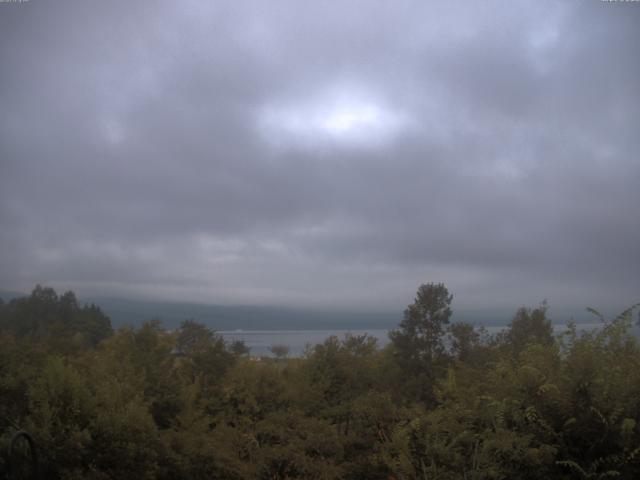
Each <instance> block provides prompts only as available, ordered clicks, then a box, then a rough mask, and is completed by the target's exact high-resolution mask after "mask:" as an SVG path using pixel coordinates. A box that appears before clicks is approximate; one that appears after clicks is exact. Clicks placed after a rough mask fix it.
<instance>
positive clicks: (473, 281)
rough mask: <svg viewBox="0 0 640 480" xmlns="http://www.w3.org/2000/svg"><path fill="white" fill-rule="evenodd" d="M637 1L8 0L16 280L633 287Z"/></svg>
mask: <svg viewBox="0 0 640 480" xmlns="http://www.w3.org/2000/svg"><path fill="white" fill-rule="evenodd" d="M639 50H640V3H633V2H632V3H629V2H601V1H596V0H594V1H588V0H585V1H562V2H560V1H553V2H546V1H539V0H536V1H528V2H520V1H507V0H504V1H496V2H491V1H483V2H476V1H473V2H472V1H469V2H462V1H459V2H444V1H437V2H436V1H433V2H426V1H415V2H413V1H403V0H395V1H392V2H390V1H374V0H371V1H344V0H340V1H320V0H312V1H305V2H301V1H299V0H291V1H255V2H251V1H229V2H213V1H206V2H204V1H203V2H195V1H185V0H180V1H177V0H172V1H166V2H162V1H155V0H154V1H148V2H146V1H126V2H125V1H123V2H119V1H88V0H82V1H75V2H74V1H62V0H60V1H55V2H51V1H47V2H45V1H41V0H29V1H24V0H23V2H22V3H0V288H1V289H5V290H6V289H11V290H22V291H29V290H30V289H31V288H32V287H33V286H34V285H35V284H36V283H43V284H47V285H51V286H54V287H56V288H58V289H67V288H72V289H74V290H75V291H76V292H77V293H79V294H80V295H81V296H82V295H123V296H128V297H136V296H144V297H154V298H164V299H170V300H189V301H199V302H207V303H224V304H272V305H290V306H305V307H311V306H312V307H321V308H336V307H339V308H355V309H365V310H371V309H376V308H380V309H389V310H394V309H402V308H403V307H404V306H405V305H406V304H407V303H409V302H410V301H412V299H413V296H414V294H415V291H416V288H417V287H418V285H419V284H420V283H425V282H432V281H434V282H444V283H445V284H446V285H447V286H448V287H449V289H450V291H451V292H452V293H453V294H454V297H455V298H454V308H455V307H457V308H463V309H464V308H476V307H477V308H487V307H504V306H507V307H511V306H514V307H517V306H519V305H522V304H526V305H535V304H537V303H538V302H539V301H541V300H542V299H545V298H546V299H548V300H549V302H550V303H551V305H552V307H553V306H560V307H562V306H576V305H577V306H579V307H582V306H587V305H591V306H595V307H616V308H618V307H619V308H620V309H622V308H625V307H627V306H629V305H630V304H632V303H634V302H637V301H640V155H639V152H640V51H639Z"/></svg>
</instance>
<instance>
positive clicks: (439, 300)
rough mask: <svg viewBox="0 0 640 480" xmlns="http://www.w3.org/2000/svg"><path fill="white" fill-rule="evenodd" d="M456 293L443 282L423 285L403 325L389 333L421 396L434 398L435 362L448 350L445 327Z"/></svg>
mask: <svg viewBox="0 0 640 480" xmlns="http://www.w3.org/2000/svg"><path fill="white" fill-rule="evenodd" d="M452 299H453V295H451V294H449V290H447V287H445V286H444V284H443V283H427V284H423V285H420V287H419V288H418V292H417V293H416V298H415V300H414V302H413V303H412V304H411V305H409V306H408V307H407V309H406V310H405V311H404V318H403V320H402V322H400V328H399V329H398V330H393V331H392V332H390V333H389V338H390V339H391V343H392V345H393V348H394V353H395V356H396V360H397V362H398V364H399V366H400V367H401V368H402V369H403V370H404V371H405V373H406V374H408V376H409V377H412V378H413V379H414V382H410V381H408V382H407V384H413V387H412V388H411V387H410V389H413V388H417V389H418V392H417V393H418V395H419V396H420V397H421V398H422V399H423V400H431V399H432V391H433V389H432V386H433V381H434V379H435V371H434V364H435V362H436V360H437V359H438V358H439V357H442V354H443V353H444V344H443V336H444V326H445V325H446V324H448V323H449V319H450V318H451V308H450V306H451V300H452Z"/></svg>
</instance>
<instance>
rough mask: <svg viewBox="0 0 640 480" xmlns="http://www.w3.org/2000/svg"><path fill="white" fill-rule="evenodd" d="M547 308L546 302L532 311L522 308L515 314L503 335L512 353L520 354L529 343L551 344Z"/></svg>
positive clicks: (551, 338)
mask: <svg viewBox="0 0 640 480" xmlns="http://www.w3.org/2000/svg"><path fill="white" fill-rule="evenodd" d="M547 308H548V307H547V304H546V302H543V303H542V304H541V305H540V306H539V307H538V308H534V309H533V310H532V309H529V308H524V307H522V308H520V309H519V310H518V311H517V312H516V315H515V317H514V318H513V320H511V323H510V324H509V327H508V328H507V331H506V334H505V340H506V342H507V343H508V344H509V345H510V346H511V347H512V349H513V351H514V352H516V353H517V352H520V351H521V350H522V349H523V348H524V347H525V346H526V345H528V344H531V343H537V344H541V345H551V344H552V343H553V325H552V324H551V321H550V320H549V319H548V318H547Z"/></svg>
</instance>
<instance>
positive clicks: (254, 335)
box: [218, 323, 602, 357]
mask: <svg viewBox="0 0 640 480" xmlns="http://www.w3.org/2000/svg"><path fill="white" fill-rule="evenodd" d="M576 326H577V328H578V330H591V329H594V328H598V327H600V326H602V324H601V323H581V324H577V325H576ZM485 328H486V330H487V332H488V333H490V334H492V335H493V334H495V333H498V332H499V331H501V330H503V329H504V328H505V327H485ZM553 328H554V332H555V333H556V334H559V333H562V332H563V331H564V330H565V329H566V325H564V324H562V325H554V327H553ZM218 333H219V334H221V335H222V336H223V337H224V339H225V340H227V341H234V340H242V341H244V343H245V345H246V346H247V347H249V348H250V349H251V355H252V356H270V355H271V352H270V350H269V349H270V348H271V347H272V346H274V345H285V346H287V347H289V356H291V357H299V356H302V355H303V354H304V351H305V349H306V348H307V346H309V345H310V346H313V345H317V344H319V343H322V342H324V341H325V340H326V339H327V338H329V337H330V336H332V335H335V336H337V337H338V338H343V337H344V336H345V335H346V334H352V335H364V334H367V335H370V336H372V337H375V338H376V339H377V340H378V346H379V347H384V346H385V345H387V344H388V343H389V336H388V335H389V330H385V329H368V330H367V329H361V330H357V329H356V330H233V331H231V330H229V331H220V332H218Z"/></svg>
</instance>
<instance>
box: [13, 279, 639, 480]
mask: <svg viewBox="0 0 640 480" xmlns="http://www.w3.org/2000/svg"><path fill="white" fill-rule="evenodd" d="M452 300H453V297H452V295H451V294H450V293H449V292H448V290H447V288H446V287H445V286H444V285H443V284H425V285H421V286H420V287H419V289H418V292H417V295H416V298H415V301H414V303H413V304H411V305H409V306H408V307H407V309H406V310H405V312H404V317H403V318H402V320H401V322H400V324H399V326H398V329H397V330H395V331H393V332H391V334H390V339H391V342H390V344H389V345H388V346H387V347H385V348H384V349H381V348H379V347H378V346H377V344H376V340H375V339H374V338H371V337H369V336H367V335H362V336H353V335H347V336H345V337H344V338H337V337H330V338H328V339H327V340H326V341H325V342H324V343H322V344H319V345H315V346H313V347H311V348H309V350H308V351H307V352H306V354H305V355H304V357H302V358H288V357H287V354H288V351H287V349H286V346H284V345H279V346H274V348H273V353H274V355H275V358H263V359H256V358H252V357H250V356H249V352H248V350H247V348H246V347H245V346H244V345H242V344H241V343H238V342H236V343H233V344H230V343H227V342H225V341H224V339H223V338H222V337H221V336H220V335H218V334H216V333H215V332H214V331H212V330H211V329H209V328H208V327H206V326H204V325H202V324H200V323H198V322H195V321H193V320H185V321H184V322H183V323H182V324H181V326H180V328H178V329H177V330H174V331H168V330H165V329H164V328H163V327H162V325H161V324H160V322H158V321H148V322H146V323H144V324H143V325H142V326H140V327H139V328H131V327H124V328H120V329H118V330H116V331H114V330H113V329H112V327H111V324H110V321H109V318H108V317H107V316H106V315H105V313H104V312H102V311H101V310H100V308H99V307H97V306H95V305H84V306H81V305H80V304H79V303H78V300H77V299H76V297H75V295H74V294H73V293H72V292H67V293H64V294H62V295H60V296H59V295H58V294H57V293H56V292H55V291H54V290H52V289H50V288H44V287H40V286H38V287H36V288H35V289H34V290H33V292H32V293H31V295H30V296H28V297H25V298H19V299H14V300H11V301H9V302H6V303H5V302H0V429H1V430H0V452H2V453H1V454H0V472H6V471H7V469H8V468H9V464H8V461H9V460H13V463H12V466H13V468H14V474H15V475H19V474H21V473H24V474H27V473H29V472H28V470H29V468H30V467H29V465H28V462H27V461H26V459H25V458H22V456H21V455H24V454H26V450H24V449H23V450H20V449H17V450H14V451H13V452H12V455H13V456H14V457H15V458H13V459H12V458H10V457H8V456H7V455H6V452H7V451H8V444H9V442H10V438H11V436H12V435H13V434H15V432H16V431H17V430H18V429H24V430H26V431H27V432H29V434H30V435H31V436H32V438H33V439H34V440H35V443H36V445H37V451H38V454H39V468H40V472H39V473H40V474H41V478H47V479H95V480H106V479H141V478H148V479H155V478H157V479H181V478H183V479H211V478H218V479H265V480H266V479H295V478H299V479H354V480H355V479H396V480H401V479H414V478H419V479H427V478H428V479H432V478H437V479H504V478H515V479H538V478H556V479H574V478H585V479H587V478H589V479H591V478H605V477H614V476H615V477H618V478H623V479H634V478H640V427H639V426H638V423H639V422H640V346H639V344H638V340H637V338H635V337H634V335H632V333H631V327H632V313H633V309H628V310H626V311H624V312H623V313H622V314H621V315H619V316H618V317H617V318H615V319H613V320H611V321H606V320H604V319H603V323H602V327H601V328H599V329H597V330H595V331H590V332H578V330H577V328H576V326H575V325H574V324H572V323H569V324H568V325H567V328H566V331H565V332H563V333H562V334H560V335H558V336H554V335H553V330H552V326H551V322H550V320H549V319H548V317H547V308H546V305H545V304H542V305H540V306H539V307H537V308H533V309H528V308H522V309H520V310H518V311H517V312H516V314H515V315H514V317H513V319H512V321H511V323H510V324H509V325H508V326H507V328H506V329H505V330H504V331H503V332H501V333H500V334H498V335H494V336H490V335H488V334H487V333H486V332H485V331H483V330H482V329H481V328H480V329H478V328H475V327H474V326H473V325H470V324H464V323H450V317H451V312H452V308H451V307H452Z"/></svg>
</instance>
